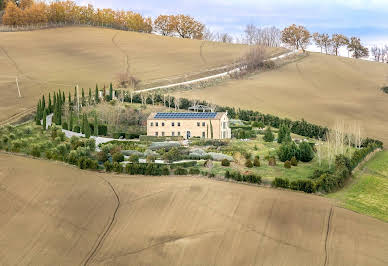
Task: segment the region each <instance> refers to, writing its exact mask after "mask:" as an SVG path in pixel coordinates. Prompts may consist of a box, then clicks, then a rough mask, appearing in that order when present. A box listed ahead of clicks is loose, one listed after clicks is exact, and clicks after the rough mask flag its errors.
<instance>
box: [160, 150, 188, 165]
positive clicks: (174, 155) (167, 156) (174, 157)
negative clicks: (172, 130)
mask: <svg viewBox="0 0 388 266" xmlns="http://www.w3.org/2000/svg"><path fill="white" fill-rule="evenodd" d="M163 159H164V160H166V161H168V162H174V161H180V160H182V159H184V157H183V154H182V152H181V150H180V149H179V148H176V147H174V148H171V149H170V150H169V151H168V152H166V153H164V154H163Z"/></svg>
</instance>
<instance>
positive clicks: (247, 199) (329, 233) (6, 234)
mask: <svg viewBox="0 0 388 266" xmlns="http://www.w3.org/2000/svg"><path fill="white" fill-rule="evenodd" d="M104 179H105V180H106V181H104ZM108 181H109V183H108ZM116 195H117V196H116ZM0 210H1V211H0V247H1V248H0V255H1V256H0V264H1V265H15V264H18V265H27V264H28V265H79V264H82V265H85V264H88V265H151V264H153V265H387V263H388V224H387V223H384V222H381V221H379V220H376V219H373V218H370V217H367V216H363V215H360V214H357V213H354V212H351V211H348V210H345V209H341V208H338V207H335V206H334V205H333V201H330V200H328V199H326V198H322V197H318V196H313V195H306V194H303V193H295V192H291V191H281V190H274V189H270V188H262V187H255V186H248V185H243V184H234V183H227V182H220V181H214V180H210V179H205V178H195V177H174V176H171V177H138V176H124V175H113V174H111V175H107V174H103V173H96V172H89V171H81V170H78V169H76V168H74V167H70V166H67V165H64V164H62V163H55V162H49V161H44V160H36V159H31V158H26V157H21V156H13V155H8V154H3V153H2V154H0Z"/></svg>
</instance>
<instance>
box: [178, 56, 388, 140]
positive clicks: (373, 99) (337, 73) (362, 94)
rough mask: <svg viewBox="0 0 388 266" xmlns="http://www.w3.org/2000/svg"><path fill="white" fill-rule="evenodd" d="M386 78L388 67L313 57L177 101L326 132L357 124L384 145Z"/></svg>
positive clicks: (386, 135)
mask: <svg viewBox="0 0 388 266" xmlns="http://www.w3.org/2000/svg"><path fill="white" fill-rule="evenodd" d="M387 75H388V64H382V63H374V62H369V61H363V60H355V59H349V58H343V57H335V56H326V55H320V54H315V53H312V54H311V55H310V56H308V57H306V58H304V59H302V60H301V61H298V62H295V63H291V64H288V65H285V66H283V67H281V68H279V69H276V70H274V71H268V72H264V73H260V74H258V75H254V76H251V77H249V78H246V79H244V80H230V81H228V82H225V83H222V84H219V85H217V86H215V87H209V88H204V89H194V90H190V91H184V92H179V93H177V95H180V96H183V97H187V98H200V99H205V100H208V101H210V102H214V103H217V104H221V105H229V106H235V107H239V108H247V109H254V110H258V111H261V112H264V113H271V114H277V115H280V116H283V117H289V118H292V119H301V118H304V119H306V120H308V121H311V122H315V123H318V124H322V125H327V126H329V127H332V126H333V125H334V123H335V121H336V120H337V119H344V120H346V121H349V122H351V121H353V120H357V121H361V123H362V126H363V129H364V135H367V136H370V137H375V138H379V139H382V140H384V142H385V143H388V128H387V126H386V125H387V117H388V108H387V106H388V94H385V93H383V92H382V91H381V90H380V88H381V87H382V85H383V84H384V82H388V81H387V80H386V79H387Z"/></svg>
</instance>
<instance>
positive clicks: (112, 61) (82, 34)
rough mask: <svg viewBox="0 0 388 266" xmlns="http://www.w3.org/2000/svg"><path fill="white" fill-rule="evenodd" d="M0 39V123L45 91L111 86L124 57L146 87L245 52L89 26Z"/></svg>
mask: <svg viewBox="0 0 388 266" xmlns="http://www.w3.org/2000/svg"><path fill="white" fill-rule="evenodd" d="M0 39H1V43H0V62H1V64H0V91H1V93H2V94H1V97H0V121H1V120H4V119H5V118H7V117H9V116H10V115H13V114H15V113H18V112H20V111H22V110H25V109H26V108H29V107H32V106H34V105H35V104H36V100H37V97H38V96H40V95H41V94H42V93H43V92H46V93H47V92H49V91H52V90H53V89H55V90H56V89H58V88H73V87H74V84H76V83H78V84H79V85H80V86H81V87H85V88H88V87H92V88H94V86H95V84H96V83H99V84H100V86H102V84H103V83H105V84H107V83H109V82H110V81H111V80H114V79H115V78H116V76H117V74H118V73H120V72H124V71H125V69H126V67H127V64H126V62H127V60H126V56H128V63H129V65H130V71H131V72H132V73H133V74H134V75H135V76H136V77H137V78H139V79H140V80H141V81H142V83H143V85H144V86H145V84H146V83H153V84H158V83H169V82H173V81H179V78H180V79H182V78H184V77H186V78H189V77H190V76H196V75H198V72H201V71H206V70H209V69H213V68H215V67H218V66H223V65H226V64H230V63H232V62H233V61H234V60H235V59H236V58H238V57H239V56H241V54H242V53H243V52H244V50H245V49H246V46H243V45H234V44H214V43H209V42H202V41H197V40H187V39H179V38H171V37H162V36H157V35H151V34H141V33H136V32H125V31H116V30H110V29H100V28H88V27H68V28H60V29H48V30H40V31H33V32H11V33H0ZM16 75H18V76H19V85H20V87H21V93H22V96H23V98H21V99H19V98H18V97H17V88H16V84H15V76H16Z"/></svg>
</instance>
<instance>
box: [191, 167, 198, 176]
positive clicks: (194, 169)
mask: <svg viewBox="0 0 388 266" xmlns="http://www.w3.org/2000/svg"><path fill="white" fill-rule="evenodd" d="M189 174H190V175H199V174H200V170H199V169H198V168H190V170H189Z"/></svg>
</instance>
